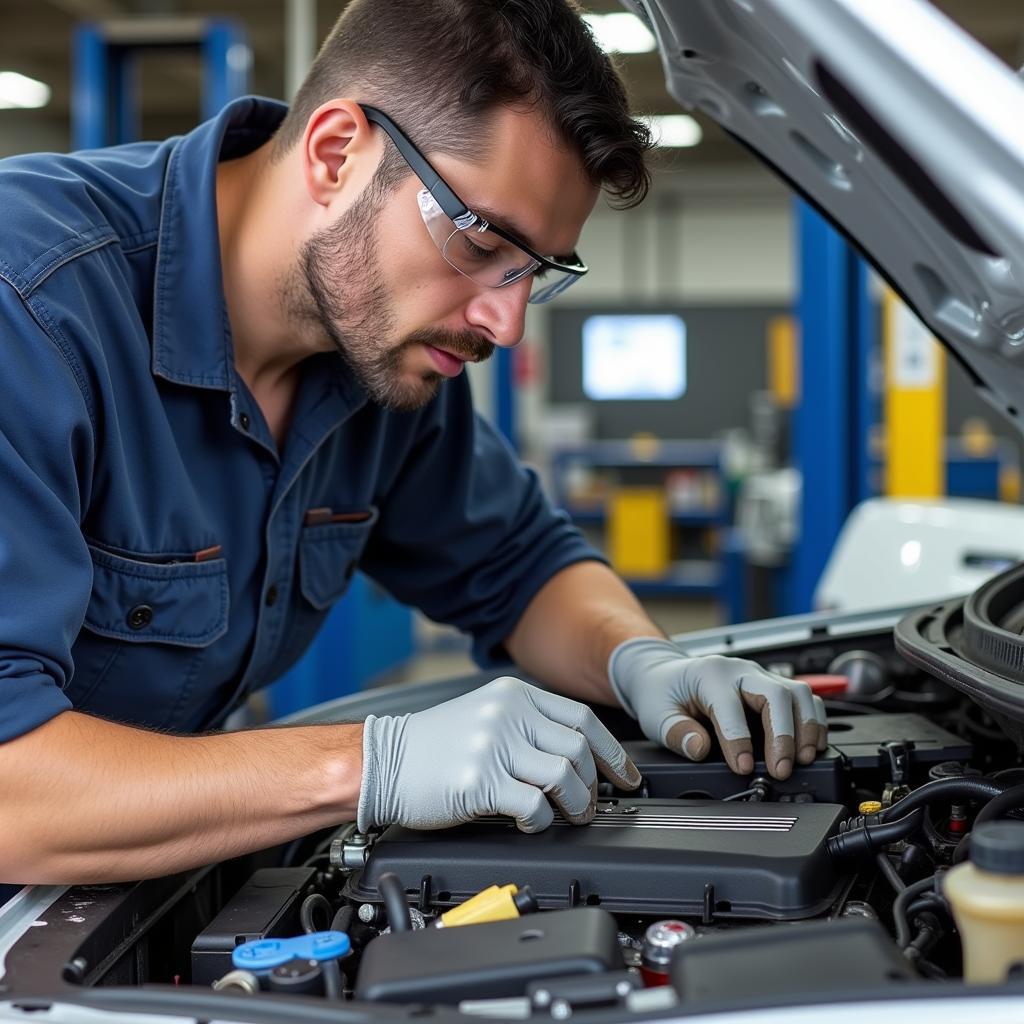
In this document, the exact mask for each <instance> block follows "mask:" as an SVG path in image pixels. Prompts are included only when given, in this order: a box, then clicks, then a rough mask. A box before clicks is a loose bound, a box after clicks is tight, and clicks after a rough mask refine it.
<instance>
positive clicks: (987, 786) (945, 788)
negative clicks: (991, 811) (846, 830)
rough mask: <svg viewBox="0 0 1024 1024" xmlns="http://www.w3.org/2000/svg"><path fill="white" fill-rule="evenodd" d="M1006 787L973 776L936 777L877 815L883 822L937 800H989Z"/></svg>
mask: <svg viewBox="0 0 1024 1024" xmlns="http://www.w3.org/2000/svg"><path fill="white" fill-rule="evenodd" d="M1006 788H1007V784H1006V783H1005V782H994V781H993V780H991V779H979V778H977V777H975V776H966V775H965V776H962V777H961V778H958V779H936V780H935V781H934V782H926V783H925V784H924V785H923V786H919V787H918V788H917V789H915V790H914V791H913V792H912V793H908V794H907V796H905V797H904V798H903V799H902V800H897V801H896V803H894V804H893V805H892V807H887V808H886V809H885V810H884V811H882V813H881V814H880V815H879V820H881V821H883V822H889V821H893V820H894V819H896V818H902V817H904V816H905V815H906V814H908V813H909V812H910V811H916V810H917V809H918V808H919V807H927V806H928V805H929V804H932V803H937V802H939V801H949V802H952V801H953V800H958V799H959V800H964V799H967V800H991V799H992V798H993V797H997V796H999V794H1000V793H1002V792H1003V791H1004V790H1005V789H1006Z"/></svg>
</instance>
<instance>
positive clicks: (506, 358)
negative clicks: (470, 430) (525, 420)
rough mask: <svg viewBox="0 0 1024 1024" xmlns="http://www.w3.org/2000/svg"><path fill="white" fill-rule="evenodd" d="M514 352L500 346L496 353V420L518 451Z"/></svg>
mask: <svg viewBox="0 0 1024 1024" xmlns="http://www.w3.org/2000/svg"><path fill="white" fill-rule="evenodd" d="M513 352H514V350H513V349H510V348H499V349H498V350H497V352H495V353H494V422H495V426H497V428H498V430H499V431H501V433H502V434H503V435H504V437H505V438H506V439H507V440H508V442H509V444H511V445H512V447H513V448H514V449H516V451H518V450H519V445H518V443H517V438H516V382H515V377H514V374H513V358H514V355H513Z"/></svg>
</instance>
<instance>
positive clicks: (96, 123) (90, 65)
mask: <svg viewBox="0 0 1024 1024" xmlns="http://www.w3.org/2000/svg"><path fill="white" fill-rule="evenodd" d="M72 45H73V46H74V55H75V56H74V72H73V82H74V87H73V88H72V90H71V148H72V149H99V148H100V147H101V146H106V145H108V143H109V141H110V139H109V134H110V126H109V119H110V107H109V103H110V86H109V81H110V79H109V77H108V74H109V66H108V54H107V43H106V40H105V39H104V38H103V36H102V35H101V34H100V30H99V29H98V28H97V26H95V25H90V24H84V25H79V26H78V27H77V28H76V29H75V36H74V41H73V44H72Z"/></svg>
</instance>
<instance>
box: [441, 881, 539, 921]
mask: <svg viewBox="0 0 1024 1024" xmlns="http://www.w3.org/2000/svg"><path fill="white" fill-rule="evenodd" d="M536 909H537V901H536V900H535V899H534V897H533V893H531V892H530V889H529V887H528V886H523V888H522V889H520V888H519V887H518V886H515V885H502V886H497V885H492V886H490V888H487V889H484V890H483V892H478V893H477V894H476V895H475V896H471V897H470V898H469V899H468V900H466V902H465V903H460V904H459V906H457V907H453V908H452V909H451V910H449V911H448V912H447V913H445V914H442V915H441V917H440V918H439V919H438V921H437V927H438V928H457V927H459V926H460V925H464V924H486V923H488V922H489V921H508V920H510V919H511V918H514V917H519V916H520V914H526V913H530V912H531V911H533V910H536Z"/></svg>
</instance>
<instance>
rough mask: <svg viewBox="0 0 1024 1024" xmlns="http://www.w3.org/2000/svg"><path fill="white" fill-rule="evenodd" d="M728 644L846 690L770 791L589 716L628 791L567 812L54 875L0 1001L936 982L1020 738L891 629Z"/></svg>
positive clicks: (508, 996) (646, 999)
mask: <svg viewBox="0 0 1024 1024" xmlns="http://www.w3.org/2000/svg"><path fill="white" fill-rule="evenodd" d="M742 653H743V656H745V657H750V658H753V660H756V661H758V662H760V663H761V664H763V665H765V666H766V667H770V668H771V669H772V670H774V671H781V672H785V673H788V674H791V675H797V674H801V675H802V674H806V673H814V672H818V673H821V672H830V673H832V674H839V675H841V676H843V678H844V679H845V680H846V683H845V686H844V687H843V692H841V693H832V694H830V695H829V696H828V697H827V698H826V708H827V711H828V716H829V735H828V747H827V749H826V750H825V751H823V752H822V753H821V754H819V756H818V758H817V759H816V760H815V761H814V762H813V763H812V764H809V765H798V766H797V767H796V768H795V769H794V771H793V773H792V775H791V776H790V777H789V778H788V779H786V780H784V781H779V780H776V779H773V778H771V777H770V776H769V774H768V772H767V769H766V766H765V764H764V762H763V760H758V761H757V764H756V765H755V769H754V772H753V773H752V774H751V775H750V776H737V775H734V774H733V773H732V772H731V771H729V769H728V768H727V766H726V765H725V763H724V761H723V760H722V758H721V756H720V755H718V754H717V753H716V752H715V751H713V752H712V753H711V755H710V756H709V757H708V758H707V759H706V760H705V761H703V762H700V763H691V762H689V761H685V760H683V759H680V758H678V757H676V756H675V755H673V754H671V753H670V752H668V751H666V750H664V749H661V748H660V747H657V746H655V745H653V744H650V743H648V742H646V741H645V740H642V739H640V738H639V734H638V732H637V728H636V725H635V723H634V722H632V720H630V719H628V718H627V717H626V716H625V715H624V714H622V713H621V712H617V711H612V710H609V709H598V711H599V714H600V715H601V717H602V718H603V719H604V721H605V722H606V724H607V725H608V726H609V728H611V729H612V731H613V732H614V733H615V734H616V736H617V737H619V738H620V740H621V741H622V742H623V743H624V745H625V746H626V747H627V750H628V751H629V753H630V756H631V757H632V759H633V761H634V763H635V764H636V765H637V767H638V768H639V770H640V772H641V774H642V776H643V783H642V786H641V788H640V790H638V791H637V792H635V793H624V792H617V791H615V790H614V789H612V788H611V787H610V786H609V785H608V784H605V785H603V787H602V790H601V792H600V794H599V800H598V808H597V813H596V815H595V817H594V820H593V821H592V822H591V823H590V824H589V825H586V826H573V825H570V824H568V823H566V822H564V821H562V820H561V819H560V818H559V817H558V816H557V815H556V819H555V823H554V824H553V825H552V826H551V827H550V828H548V829H547V830H545V831H544V832H541V833H538V834H533V835H527V834H524V833H521V832H519V831H518V830H517V829H516V827H515V823H514V822H513V821H511V820H510V819H504V818H497V817H495V818H485V819H479V820H476V821H474V822H471V823H469V824H466V825H463V826H460V827H458V828H455V829H446V830H439V831H434V832H415V831H410V830H407V829H403V828H400V827H397V826H392V827H391V828H388V829H385V830H383V831H381V832H379V833H374V834H369V835H361V834H359V833H357V832H356V830H355V826H354V825H353V824H349V825H345V826H343V827H341V828H338V829H333V830H330V831H328V832H321V833H317V834H315V835H311V836H307V837H305V838H304V839H302V840H299V841H296V842H293V843H291V844H289V845H287V846H285V847H277V848H274V849H271V850H267V851H264V852H262V853H260V854H256V855H252V856H248V857H243V858H239V859H237V860H234V861H229V862H225V863H222V864H217V865H211V866H209V867H207V868H204V869H201V870H200V871H196V872H190V873H185V874H181V875H176V876H172V877H168V878H163V879H155V880H150V881H144V882H139V883H135V884H126V885H108V886H75V887H71V888H69V889H67V890H66V891H65V892H64V893H63V894H62V895H60V896H59V898H57V899H55V900H54V902H53V903H52V904H51V905H49V906H48V907H46V908H45V909H43V910H42V911H41V912H39V914H38V917H37V918H36V920H35V921H34V922H33V926H32V927H28V928H26V929H25V930H24V933H23V934H22V935H21V936H20V937H17V938H16V939H15V940H14V941H13V942H8V947H9V948H7V951H6V958H5V962H4V961H3V960H0V964H3V966H4V969H5V973H4V974H3V975H2V977H0V988H2V989H3V990H4V991H3V998H12V997H13V996H18V997H24V996H25V995H31V996H39V995H40V994H43V993H48V994H49V995H51V996H52V995H53V993H55V992H58V991H63V992H69V991H71V990H77V991H78V992H80V993H81V992H86V991H92V992H94V993H101V992H104V991H108V992H113V991H114V990H124V989H130V990H133V991H136V992H139V991H151V992H161V993H163V994H164V995H165V996H166V997H167V998H169V999H173V998H179V999H180V998H182V997H183V996H184V994H190V995H191V996H192V997H199V996H202V997H203V998H204V999H210V1000H214V1002H213V1003H212V1004H211V1005H212V1006H213V1007H218V1006H219V1007H220V1011H222V1012H218V1019H220V1017H221V1016H223V1018H224V1019H231V1016H232V1013H234V1012H235V1011H238V1012H241V1011H240V1010H238V1007H239V1006H240V1005H242V1006H244V1005H245V1004H246V1001H248V1003H250V1004H251V1002H252V1001H253V1000H255V1001H257V1002H259V1001H261V1000H271V1001H272V1002H274V1003H276V1002H277V1001H278V1000H280V999H281V998H288V999H300V1000H302V1002H303V1003H308V1002H310V1001H316V1002H317V1003H318V1004H320V1005H327V1004H330V1005H335V1006H337V1004H338V1003H339V1002H340V1003H344V1004H345V1005H346V1006H348V1007H351V1008H353V1009H355V1008H358V1007H360V1006H362V1007H364V1008H365V1007H367V1006H370V1007H375V1008H376V1009H375V1010H374V1013H375V1014H377V1013H379V1012H385V1013H389V1012H392V1008H394V1009H395V1010H399V1009H400V1010H401V1011H402V1012H406V1011H408V1008H409V1007H410V1006H419V1007H421V1008H422V1007H434V1008H435V1009H436V1010H438V1012H452V1013H457V1014H460V1015H462V1016H467V1015H475V1016H484V1017H494V1018H509V1017H514V1018H519V1019H525V1018H528V1017H536V1016H540V1017H552V1016H553V1017H555V1018H556V1019H565V1018H567V1017H568V1016H571V1015H579V1014H580V1013H585V1012H589V1011H592V1010H598V1009H603V1010H608V1009H615V1010H617V1011H618V1012H619V1013H621V1014H625V1015H628V1016H637V1015H640V1016H644V1015H650V1014H652V1013H655V1012H658V1011H662V1010H667V1009H670V1008H673V1007H674V1008H678V1009H687V1010H692V1011H694V1012H697V1011H700V1010H704V1009H707V1010H709V1011H711V1010H716V1009H721V1008H727V1007H737V1006H755V1005H764V1004H765V1000H780V999H781V1000H783V1001H786V1000H793V999H798V1000H806V999H808V998H817V999H824V998H829V999H867V998H881V997H882V996H883V995H884V994H885V993H891V992H893V991H896V990H898V991H899V992H900V993H901V995H906V994H908V993H912V992H917V991H918V989H920V992H921V995H922V997H924V998H926V997H927V996H928V994H929V992H931V993H932V994H934V993H935V992H937V991H940V989H939V988H937V987H936V982H938V981H943V982H946V983H947V986H946V988H944V989H941V990H942V991H947V990H948V983H957V982H959V981H960V979H961V978H962V975H963V948H962V942H961V936H960V935H959V934H958V932H957V928H956V923H955V921H954V918H953V915H952V912H951V908H950V905H949V902H948V900H947V899H946V897H945V896H944V894H943V888H942V878H943V876H944V874H945V873H946V872H947V871H948V870H949V869H950V868H951V867H952V866H953V865H955V864H956V863H958V862H959V861H961V860H963V859H964V856H965V854H966V852H967V851H968V849H969V844H970V834H971V830H972V828H973V827H974V823H975V822H976V821H977V820H979V816H981V818H984V817H985V814H986V810H985V809H986V808H987V807H989V808H991V807H994V806H995V805H996V804H999V806H1000V814H1001V815H1003V816H1006V815H1007V814H1009V815H1010V816H1011V817H1012V816H1013V813H1014V809H1015V808H1016V807H1018V806H1021V807H1024V787H1022V788H1021V793H1020V794H1015V787H1017V786H1018V785H1020V783H1022V782H1024V768H1022V767H1021V757H1020V753H1019V750H1018V748H1017V745H1016V743H1015V742H1014V741H1013V740H1011V739H1010V738H1009V737H1008V736H1007V735H1006V733H1005V732H1004V731H1003V730H1002V729H1001V728H1000V726H999V723H998V721H997V720H996V719H995V718H993V717H991V716H990V715H989V713H988V711H987V710H986V709H985V708H983V707H982V706H980V705H979V704H978V703H976V702H975V701H974V700H973V699H972V698H971V697H970V696H968V695H966V694H965V693H963V692H961V691H960V690H958V689H956V688H954V687H953V686H951V685H949V682H948V680H945V679H943V680H940V679H938V678H936V677H935V676H934V675H932V674H930V673H929V672H928V671H926V670H925V669H924V668H922V667H919V666H918V665H915V664H914V663H913V662H912V661H911V660H909V659H908V658H907V657H906V656H905V654H903V653H899V652H897V650H896V647H895V646H894V643H893V633H892V629H891V627H889V628H877V627H874V628H864V629H860V630H849V629H847V630H845V631H843V632H842V633H841V634H836V633H833V632H830V631H828V630H819V631H817V632H815V631H813V630H812V631H811V635H809V636H804V637H801V638H796V639H789V640H786V639H782V640H780V642H778V643H775V644H769V645H766V646H765V647H764V648H763V649H761V650H756V651H755V650H749V649H745V650H743V651H742ZM340 710H344V709H340ZM755 734H756V731H755ZM757 753H758V752H757V751H755V759H756V758H757ZM1015 796H1016V799H1015ZM0 925H2V922H0ZM2 948H3V934H2V927H0V949H2ZM1007 984H1008V985H1010V986H1014V985H1016V984H1018V983H1016V982H1014V981H1013V979H1012V974H1011V980H1010V981H1009V982H1007ZM217 1000H227V1002H222V1003H220V1004H218V1003H217V1002H216V1001H217ZM232 1000H234V1001H233V1002H232ZM239 1000H241V1002H239ZM203 1005H204V1006H205V1005H206V1003H203ZM339 1008H340V1007H339ZM237 1019H243V1018H237ZM244 1019H248V1018H244ZM325 1019H327V1018H325Z"/></svg>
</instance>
